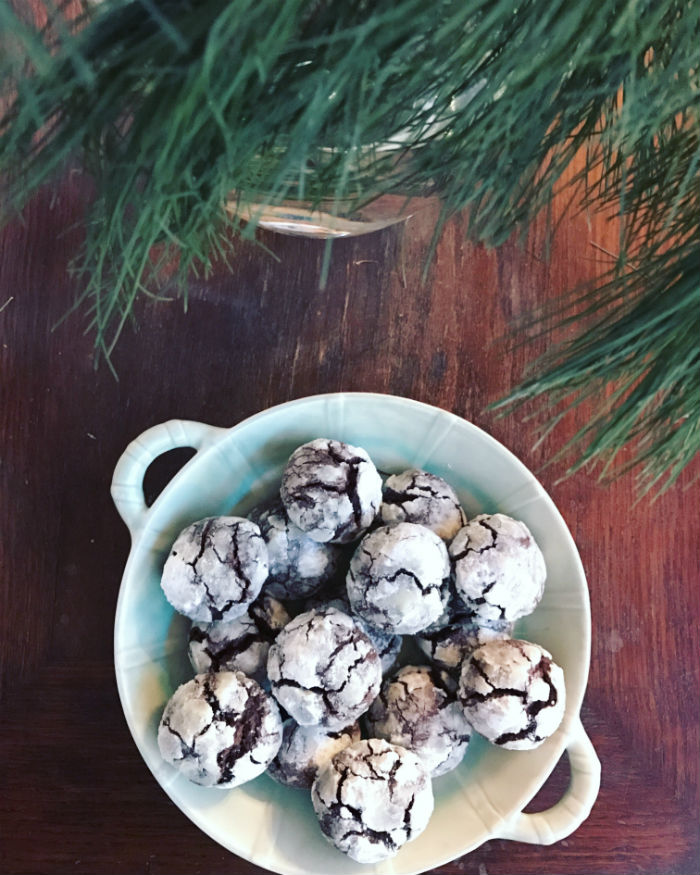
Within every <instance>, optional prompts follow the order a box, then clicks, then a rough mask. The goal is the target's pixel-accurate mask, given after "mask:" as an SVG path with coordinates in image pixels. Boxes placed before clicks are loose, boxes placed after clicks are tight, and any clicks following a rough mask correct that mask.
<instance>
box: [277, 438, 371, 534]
mask: <svg viewBox="0 0 700 875" xmlns="http://www.w3.org/2000/svg"><path fill="white" fill-rule="evenodd" d="M280 496H281V498H282V502H283V504H284V506H285V509H286V511H287V515H288V517H289V519H290V520H291V521H292V522H293V523H294V525H296V526H297V527H298V528H299V529H301V530H302V531H303V532H306V534H307V535H308V536H309V537H310V538H313V539H314V540H315V541H322V542H327V541H330V542H331V543H334V544H347V543H349V542H351V541H354V540H356V539H357V538H359V537H360V536H361V535H362V534H363V533H364V532H365V531H366V530H367V529H368V528H369V526H370V525H371V524H372V522H373V521H374V519H375V517H376V516H377V514H378V512H379V507H380V505H381V503H382V479H381V477H380V476H379V473H378V472H377V469H376V468H375V466H374V463H373V462H372V460H371V459H370V457H369V455H368V454H367V452H366V451H365V450H363V449H362V448H361V447H354V446H352V445H351V444H346V443H343V442H342V441H334V440H328V439H326V438H318V439H316V440H313V441H310V442H309V443H306V444H303V445H302V446H300V447H298V448H297V449H296V450H295V451H294V452H293V453H292V455H291V456H290V457H289V461H288V462H287V465H286V467H285V469H284V472H283V474H282V486H281V488H280Z"/></svg>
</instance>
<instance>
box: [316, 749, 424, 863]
mask: <svg viewBox="0 0 700 875" xmlns="http://www.w3.org/2000/svg"><path fill="white" fill-rule="evenodd" d="M311 801H312V802H313V806H314V810H315V811H316V815H317V816H318V819H319V824H320V826H321V830H322V832H323V834H324V835H325V836H326V838H327V839H328V840H329V841H330V842H331V843H332V844H333V845H335V847H336V848H338V850H340V851H342V852H343V853H344V854H347V855H348V856H349V857H350V858H351V859H353V860H355V861H357V862H358V863H377V862H379V861H381V860H386V859H388V858H389V857H393V856H394V855H395V854H396V853H397V851H398V850H399V849H400V848H401V847H402V846H403V845H404V844H405V843H406V842H408V841H411V840H412V839H414V838H417V837H418V836H419V835H420V833H421V832H423V830H424V829H425V827H426V826H427V823H428V820H429V819H430V815H431V814H432V812H433V805H434V801H433V791H432V786H431V781H430V776H429V775H428V771H427V769H426V768H425V766H424V765H423V763H422V762H421V761H420V759H419V758H418V757H417V756H416V755H415V754H414V753H411V751H408V750H405V749H404V748H402V747H398V746H397V745H393V744H390V743H389V742H387V741H383V740H381V739H377V738H373V739H368V740H367V741H359V742H357V743H356V744H352V745H350V746H349V747H346V748H345V749H344V750H342V751H341V752H340V753H339V754H337V755H336V756H335V757H334V758H333V759H332V760H331V762H330V763H329V764H328V765H327V766H326V767H325V768H323V769H321V771H320V772H319V774H318V777H317V778H316V780H315V781H314V784H313V786H312V788H311Z"/></svg>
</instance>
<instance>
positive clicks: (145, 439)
mask: <svg viewBox="0 0 700 875" xmlns="http://www.w3.org/2000/svg"><path fill="white" fill-rule="evenodd" d="M222 431H226V429H223V428H216V427H215V426H213V425H205V424H204V423H202V422H192V421H191V420H186V419H171V420H170V421H169V422H162V423H160V425H154V426H153V427H152V428H149V429H147V430H146V431H144V432H143V433H142V434H140V435H139V436H138V437H137V438H135V439H134V440H133V441H132V442H131V443H130V444H129V446H128V447H127V448H126V449H125V450H124V452H123V453H122V455H121V456H120V457H119V461H118V462H117V464H116V466H115V468H114V474H113V476H112V488H111V493H112V500H113V501H114V503H115V505H116V507H117V510H118V511H119V515H120V516H121V518H122V519H123V520H124V522H125V523H126V525H127V527H128V529H129V531H130V532H131V535H132V537H133V536H134V534H135V533H136V532H137V531H138V530H139V529H140V528H141V527H142V526H143V524H144V522H145V521H146V517H147V516H148V511H149V508H148V507H147V506H146V501H145V499H144V495H143V477H144V474H145V473H146V469H147V468H148V466H149V465H150V464H151V462H152V461H153V460H154V459H156V458H157V457H158V456H160V455H162V454H163V453H167V452H168V450H174V449H177V448H179V447H192V449H194V450H197V451H199V450H201V449H202V447H204V446H205V445H206V444H208V443H209V442H210V441H212V440H213V439H214V438H216V437H218V435H219V434H221V432H222Z"/></svg>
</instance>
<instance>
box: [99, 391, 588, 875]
mask: <svg viewBox="0 0 700 875" xmlns="http://www.w3.org/2000/svg"><path fill="white" fill-rule="evenodd" d="M316 437H329V438H336V439H339V440H343V441H347V442H348V443H352V444H356V445H359V446H362V447H364V448H365V449H366V450H367V451H368V452H369V453H370V455H371V456H372V459H373V460H374V461H375V463H376V465H377V467H378V468H379V469H380V470H381V471H384V472H394V471H400V470H403V469H404V468H406V467H408V466H411V465H413V466H418V467H422V468H425V469H427V470H429V471H432V472H434V473H436V474H439V475H441V476H443V477H444V478H445V479H446V480H447V481H448V482H449V483H451V484H452V485H453V486H454V487H455V489H456V490H457V492H458V494H459V496H460V499H461V501H462V503H463V505H464V508H465V510H466V511H467V514H468V515H469V516H472V515H474V514H476V513H478V512H496V511H502V512H504V513H507V514H510V515H512V516H515V517H517V518H519V519H522V520H524V522H525V523H526V524H527V525H528V526H529V527H530V529H531V531H532V533H533V534H534V536H535V538H536V540H537V542H538V543H539V544H540V546H541V547H542V550H543V552H544V555H545V559H546V562H547V568H548V577H547V585H546V589H545V595H544V598H543V600H542V602H541V603H540V605H539V606H538V608H537V610H536V611H535V612H534V613H533V614H532V615H531V616H529V617H526V618H524V619H523V620H521V621H520V622H519V623H518V626H517V627H516V633H517V634H518V635H519V637H522V638H526V639H529V640H532V641H535V642H537V643H539V644H542V645H543V646H544V647H546V648H547V649H548V650H550V651H551V652H552V654H553V656H554V659H555V661H556V662H558V663H559V665H561V666H562V668H563V669H564V674H565V677H566V686H567V705H566V714H565V716H564V720H563V723H562V725H561V727H560V729H559V730H558V731H557V733H556V734H555V735H554V736H552V737H551V738H550V739H548V740H547V741H546V742H545V743H544V744H542V745H541V746H540V747H539V748H537V749H536V750H534V751H507V750H502V749H500V748H497V747H494V746H492V745H489V744H488V743H487V742H486V741H484V740H483V739H482V738H479V737H476V738H475V739H474V740H473V742H472V743H471V744H470V746H469V750H468V752H467V755H466V757H465V759H464V761H463V762H462V764H461V765H460V766H459V767H458V768H457V769H456V770H455V771H453V772H451V773H450V774H448V775H444V776H443V777H441V778H438V779H436V780H435V782H434V790H435V799H436V805H435V813H434V814H433V817H432V819H431V821H430V823H429V825H428V827H427V829H426V830H425V832H424V833H423V834H422V835H421V836H419V838H417V839H416V840H415V841H412V842H410V843H409V844H407V845H406V846H404V848H402V849H401V851H400V852H399V853H398V855H397V856H396V857H395V858H393V859H392V860H389V861H387V862H385V863H382V864H378V865H374V866H361V865H359V864H357V863H354V862H353V861H352V860H349V859H347V858H346V857H344V856H343V855H342V854H340V853H339V852H337V851H335V850H334V849H333V848H332V847H331V846H330V845H329V844H328V843H327V842H326V841H325V839H324V838H323V836H322V835H321V833H320V830H319V828H318V825H317V823H316V819H315V816H314V813H313V809H312V807H311V802H310V800H309V797H308V794H306V793H304V792H303V791H299V790H295V789H293V788H288V787H282V786H280V785H279V784H276V783H275V782H274V781H273V780H272V779H271V778H269V777H268V776H267V775H262V776H261V777H259V778H258V779H256V780H255V781H252V782H251V783H249V784H246V785H244V786H242V787H239V788H236V789H234V790H230V791H221V790H216V789H207V788H203V787H199V786H196V785H195V784H191V783H189V782H188V781H187V780H185V779H184V778H182V777H180V776H179V775H178V774H177V773H176V772H175V770H174V769H172V768H171V767H170V766H168V765H167V764H166V763H164V762H163V761H162V760H161V758H160V756H159V753H158V748H157V744H156V729H157V725H158V721H159V719H160V714H161V712H162V709H163V706H164V705H165V702H166V701H167V699H168V698H169V697H170V695H171V694H172V693H173V691H174V690H175V688H176V687H177V686H178V685H179V684H180V683H182V682H183V681H185V680H187V679H188V678H189V677H190V676H191V674H192V672H191V669H190V668H189V664H188V662H187V657H186V636H187V628H188V624H187V621H185V620H184V618H182V617H179V616H178V615H176V614H175V613H174V612H173V610H172V608H171V607H170V605H168V603H167V602H166V600H165V598H164V596H163V595H162V593H161V590H160V586H159V581H160V573H161V568H162V565H163V562H164V558H165V556H166V554H167V551H168V549H169V547H170V545H171V544H172V542H173V541H174V539H175V537H176V535H177V534H178V532H179V531H180V530H181V529H182V528H183V527H184V526H185V525H187V524H188V523H190V522H193V521H194V520H197V519H200V518H202V517H204V516H207V515H212V514H221V513H226V512H229V511H231V510H232V509H234V510H236V511H238V512H241V513H243V514H245V513H247V512H248V510H250V508H251V507H252V506H253V505H254V504H255V503H256V502H258V501H259V500H261V499H262V498H266V497H268V496H269V495H270V494H271V493H272V491H273V490H274V489H275V488H276V487H277V486H278V484H279V479H280V475H281V472H282V468H283V467H284V464H285V462H286V460H287V458H288V457H289V455H290V453H291V452H292V450H294V449H295V447H297V446H299V445H300V444H302V443H304V442H305V441H308V440H311V439H313V438H316ZM175 447H193V448H195V449H196V450H197V453H196V455H195V456H194V457H193V458H192V459H191V460H190V461H189V462H188V463H187V465H186V466H185V467H184V468H183V469H182V470H181V471H180V472H179V473H178V474H177V475H176V476H175V477H174V478H173V480H172V481H171V482H170V483H169V484H168V485H167V487H166V488H165V489H164V491H163V492H162V493H161V495H160V496H159V497H158V499H157V500H156V501H155V503H154V504H153V506H152V507H151V508H147V507H146V506H145V504H144V498H143V476H144V473H145V471H146V468H147V467H148V465H149V464H150V462H151V461H152V460H153V459H154V458H156V457H157V456H158V455H160V454H161V453H163V452H166V451H167V450H170V449H173V448H175ZM112 496H113V499H114V501H115V504H116V506H117V508H118V510H119V513H120V514H121V516H122V518H123V519H124V522H125V523H126V524H127V526H128V527H129V530H130V532H131V536H132V546H131V552H130V554H129V558H128V561H127V563H126V568H125V570H124V577H123V580H122V584H121V590H120V593H119V601H118V605H117V613H116V623H115V648H114V650H115V668H116V676H117V683H118V687H119V694H120V696H121V701H122V706H123V708H124V714H125V715H126V719H127V722H128V724H129V728H130V730H131V733H132V735H133V737H134V740H135V742H136V744H137V746H138V749H139V750H140V752H141V754H142V756H143V758H144V759H145V761H146V763H147V765H148V767H149V768H150V769H151V771H152V772H153V774H154V775H155V778H156V780H157V781H158V783H159V784H160V785H161V786H162V787H163V789H164V790H165V791H166V793H167V794H168V795H169V796H170V798H171V799H172V800H173V801H174V802H175V804H176V805H177V806H178V807H179V808H180V809H181V810H182V811H183V812H184V813H185V814H186V815H187V816H188V817H189V818H190V819H191V820H192V821H193V822H194V823H196V824H197V826H199V827H200V829H202V830H203V831H204V832H205V833H207V834H208V835H209V836H211V837H212V838H213V839H215V840H216V841H217V842H219V843H220V844H221V845H223V846H224V847H226V848H228V849H229V850H231V851H233V852H234V853H235V854H238V855H239V856H241V857H244V858H245V859H247V860H250V861H252V862H253V863H255V864H257V865H258V866H262V867H265V868H267V869H270V870H272V871H274V872H280V873H284V875H341V873H360V872H362V873H394V875H411V873H418V872H425V871H426V870H428V869H432V868H434V867H436V866H440V865H442V864H444V863H446V862H448V861H449V860H452V859H454V858H456V857H459V856H461V855H462V854H465V853H466V852H468V851H470V850H472V849H473V848H475V847H477V846H478V845H480V844H481V843H482V842H484V841H486V840H487V839H491V838H507V839H516V840H519V841H526V842H535V843H541V844H549V843H551V842H554V841H557V840H559V839H561V838H564V837H565V836H566V835H568V834H569V833H571V832H573V830H574V829H576V827H577V826H578V825H579V824H580V823H581V822H582V821H583V820H584V819H585V818H586V817H587V815H588V813H589V811H590V808H591V806H592V804H593V802H594V800H595V798H596V795H597V792H598V786H599V780H600V764H599V762H598V759H597V757H596V755H595V752H594V750H593V747H592V746H591V743H590V741H589V740H588V738H587V736H586V734H585V732H584V730H583V728H582V726H581V722H580V719H579V709H580V706H581V701H582V699H583V695H584V691H585V687H586V680H587V675H588V664H589V658H590V608H589V600H588V590H587V587H586V580H585V576H584V573H583V568H582V566H581V561H580V559H579V556H578V553H577V550H576V547H575V545H574V542H573V540H572V538H571V535H570V533H569V531H568V529H567V527H566V524H565V523H564V521H563V519H562V517H561V515H560V514H559V512H558V511H557V509H556V507H555V506H554V504H553V502H552V500H551V499H550V498H549V496H548V495H547V494H546V492H545V491H544V489H543V488H542V487H541V486H540V484H539V483H538V482H537V480H536V479H535V478H534V477H533V475H532V474H531V473H530V472H529V471H528V470H527V469H526V468H525V467H524V466H523V465H522V464H521V463H520V462H519V461H518V460H517V459H516V458H515V456H513V455H512V454H511V453H510V452H509V451H508V450H506V449H505V448H504V447H503V446H501V444H499V443H498V442H497V441H495V440H494V439H493V438H491V437H489V435H487V434H486V433H485V432H483V431H481V430H480V429H478V428H476V427H475V426H474V425H471V424H470V423H468V422H465V421H464V420H463V419H460V418H459V417H457V416H454V415H453V414H451V413H447V412H445V411H444V410H439V409H437V408H435V407H431V406H429V405H426V404H421V403H419V402H416V401H410V400H408V399H405V398H397V397H394V396H387V395H374V394H364V393H338V394H331V395H320V396H314V397H310V398H302V399H300V400H298V401H292V402H289V403H287V404H282V405H280V406H278V407H273V408H271V409H269V410H265V411H263V412H262V413H259V414H257V415H256V416H253V417H251V418H250V419H247V420H245V421H244V422H241V423H239V424H238V425H237V426H235V427H234V428H232V429H220V428H213V427H211V426H208V425H203V424H201V423H196V422H186V421H181V420H173V421H171V422H167V423H164V424H162V425H157V426H155V427H153V428H151V429H149V430H148V431H146V432H144V434H142V435H141V436H140V437H138V438H137V439H136V440H135V441H133V442H132V443H131V444H130V445H129V446H128V447H127V449H126V451H125V452H124V454H123V456H122V457H121V458H120V460H119V462H118V464H117V466H116V469H115V472H114V479H113V483H112ZM564 751H566V752H567V754H568V756H569V760H570V765H571V775H572V777H571V783H570V786H569V789H568V790H567V792H566V793H565V795H564V797H563V798H562V799H561V800H560V801H559V802H558V803H557V804H556V805H555V806H554V807H553V808H551V809H549V810H548V811H545V812H542V813H539V814H523V813H522V810H523V808H524V807H525V806H526V805H527V803H528V802H529V801H530V800H531V799H532V797H533V796H534V795H535V794H536V793H537V790H538V789H539V788H540V786H541V785H542V784H543V783H544V781H545V780H546V778H547V777H548V775H549V774H550V773H551V771H552V770H553V768H554V766H555V765H556V763H557V761H558V760H559V758H560V757H561V755H562V753H563V752H564ZM146 828H147V824H144V829H146Z"/></svg>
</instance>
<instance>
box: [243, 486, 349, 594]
mask: <svg viewBox="0 0 700 875" xmlns="http://www.w3.org/2000/svg"><path fill="white" fill-rule="evenodd" d="M250 519H252V520H253V521H254V522H256V523H257V524H258V526H259V527H260V532H261V534H262V536H263V539H264V540H265V543H266V545H267V553H268V562H269V567H270V573H269V576H268V578H267V580H266V581H265V592H266V593H267V594H268V595H271V596H273V597H274V598H278V599H302V598H306V597H307V596H310V595H312V594H313V593H315V592H317V591H318V590H319V589H320V588H321V587H322V586H323V585H324V584H326V583H327V582H328V581H329V580H330V579H331V578H332V577H333V576H334V575H335V574H336V573H337V571H338V568H339V565H340V561H341V558H342V552H341V548H340V547H337V546H336V545H334V544H324V543H321V542H319V541H315V540H314V539H313V538H310V537H309V536H308V535H307V534H305V533H304V532H302V530H301V529H300V528H298V527H297V526H295V525H294V523H293V522H292V521H291V520H290V519H289V518H288V516H287V514H286V512H285V510H284V506H283V504H282V502H281V501H278V502H275V504H273V505H272V507H269V508H267V509H265V510H262V511H259V512H256V513H254V514H251V515H250Z"/></svg>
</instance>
